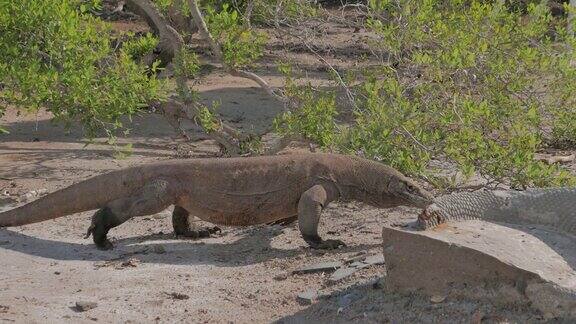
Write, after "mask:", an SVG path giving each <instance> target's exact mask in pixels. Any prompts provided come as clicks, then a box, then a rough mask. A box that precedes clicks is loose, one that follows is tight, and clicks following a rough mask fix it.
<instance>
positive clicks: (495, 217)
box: [418, 188, 576, 234]
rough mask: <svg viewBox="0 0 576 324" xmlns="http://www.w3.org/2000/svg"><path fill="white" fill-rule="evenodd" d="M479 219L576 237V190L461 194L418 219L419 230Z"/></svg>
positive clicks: (445, 198)
mask: <svg viewBox="0 0 576 324" xmlns="http://www.w3.org/2000/svg"><path fill="white" fill-rule="evenodd" d="M466 219H481V220H488V221H498V222H503V223H511V224H535V225H544V226H548V227H551V228H553V229H556V230H559V231H561V232H566V233H570V234H576V188H553V189H531V190H526V191H515V190H494V191H476V192H462V193H456V194H451V195H446V196H441V197H438V198H436V199H435V201H434V203H433V204H431V205H430V206H428V207H427V208H426V209H425V210H424V211H423V212H422V213H421V214H420V216H419V217H418V224H419V227H420V228H421V229H427V228H431V227H436V226H438V225H439V224H441V223H445V222H448V221H459V220H466Z"/></svg>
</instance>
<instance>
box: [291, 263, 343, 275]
mask: <svg viewBox="0 0 576 324" xmlns="http://www.w3.org/2000/svg"><path fill="white" fill-rule="evenodd" d="M341 266H342V262H337V261H336V262H322V263H316V264H313V265H309V266H305V267H303V268H299V269H296V270H294V271H292V273H293V274H304V273H314V272H324V271H334V270H336V269H338V268H340V267H341Z"/></svg>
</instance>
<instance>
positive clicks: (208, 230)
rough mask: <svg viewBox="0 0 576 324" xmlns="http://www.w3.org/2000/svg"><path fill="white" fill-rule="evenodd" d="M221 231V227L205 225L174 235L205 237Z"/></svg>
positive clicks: (195, 237) (194, 237)
mask: <svg viewBox="0 0 576 324" xmlns="http://www.w3.org/2000/svg"><path fill="white" fill-rule="evenodd" d="M216 233H222V229H221V228H220V227H218V226H213V227H205V228H199V229H194V230H191V229H187V230H186V231H184V232H182V233H176V236H177V237H179V238H189V239H193V240H195V239H199V238H207V237H210V235H212V234H216Z"/></svg>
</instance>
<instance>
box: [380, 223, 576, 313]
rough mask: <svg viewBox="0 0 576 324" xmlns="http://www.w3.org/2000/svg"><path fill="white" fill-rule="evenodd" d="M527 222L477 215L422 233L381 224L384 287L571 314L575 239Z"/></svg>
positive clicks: (575, 304) (575, 308)
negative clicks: (501, 221) (507, 222)
mask: <svg viewBox="0 0 576 324" xmlns="http://www.w3.org/2000/svg"><path fill="white" fill-rule="evenodd" d="M529 228H534V227H533V226H532V227H528V226H516V225H514V226H512V225H509V227H505V226H502V225H497V224H494V223H487V222H482V221H462V222H454V223H449V224H445V225H442V226H440V227H437V228H435V229H433V230H429V231H423V232H422V231H416V230H413V229H408V228H407V229H398V228H389V227H384V229H383V234H382V236H383V241H384V245H383V246H384V257H385V259H386V268H387V277H386V288H387V289H389V290H391V291H399V292H415V291H419V292H421V293H424V294H426V295H428V296H446V297H452V296H453V297H457V298H467V299H473V300H478V301H481V302H488V303H492V304H494V305H497V306H506V305H511V304H515V305H524V306H525V307H532V308H533V309H536V310H537V311H539V312H541V313H542V314H544V316H545V318H547V319H550V318H562V319H572V320H573V319H576V271H574V269H573V266H575V265H576V250H575V249H574V246H576V238H573V237H570V236H566V235H563V234H560V233H556V232H553V231H551V230H545V229H541V228H534V229H533V230H530V229H529ZM434 300H438V299H437V298H434V299H433V300H431V301H432V302H434Z"/></svg>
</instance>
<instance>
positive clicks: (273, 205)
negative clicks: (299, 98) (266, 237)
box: [0, 154, 432, 249]
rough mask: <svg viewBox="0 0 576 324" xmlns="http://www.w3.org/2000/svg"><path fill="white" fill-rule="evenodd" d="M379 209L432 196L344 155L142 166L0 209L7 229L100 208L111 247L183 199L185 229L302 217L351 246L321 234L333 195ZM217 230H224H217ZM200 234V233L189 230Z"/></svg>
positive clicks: (97, 238)
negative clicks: (194, 221)
mask: <svg viewBox="0 0 576 324" xmlns="http://www.w3.org/2000/svg"><path fill="white" fill-rule="evenodd" d="M335 200H343V201H348V200H356V201H361V202H365V203H368V204H371V205H374V206H377V207H394V206H399V205H408V206H418V207H425V206H427V205H428V204H429V203H430V202H431V200H432V196H431V195H430V194H429V193H427V192H426V191H425V190H423V189H421V188H420V187H419V186H418V185H417V184H416V183H414V182H413V181H412V180H411V179H409V178H407V177H405V176H403V175H402V174H401V173H399V172H398V171H396V170H394V169H392V168H390V167H387V166H385V165H383V164H381V163H378V162H374V161H369V160H366V159H361V158H357V157H352V156H345V155H336V154H289V155H281V156H264V157H250V158H216V159H190V160H173V161H168V162H161V163H155V164H148V165H142V166H137V167H132V168H127V169H123V170H118V171H114V172H111V173H108V174H104V175H100V176H96V177H94V178H92V179H88V180H86V181H83V182H80V183H78V184H75V185H72V186H70V187H68V188H65V189H62V190H60V191H57V192H54V193H52V194H49V195H47V196H45V197H42V198H40V199H38V200H36V201H34V202H31V203H29V204H27V205H24V206H21V207H19V208H15V209H13V210H9V211H6V212H4V213H0V227H4V226H18V225H24V224H30V223H34V222H40V221H44V220H48V219H53V218H57V217H61V216H65V215H70V214H74V213H78V212H82V211H87V210H93V209H97V208H100V210H99V211H98V212H96V214H95V215H94V216H93V218H92V225H91V226H90V228H89V230H88V235H90V234H92V236H93V239H94V242H95V243H96V245H97V246H98V247H100V248H110V247H111V244H110V242H109V241H108V239H107V238H106V235H107V233H108V231H109V230H110V229H111V228H113V227H116V226H118V225H120V224H122V223H124V222H125V221H127V220H128V219H130V218H132V217H135V216H144V215H150V214H154V213H158V212H160V211H162V210H164V209H165V208H167V207H168V206H170V205H175V206H176V208H175V210H174V217H173V220H174V222H173V224H174V229H175V232H176V233H177V234H180V235H186V234H187V233H189V231H190V230H189V228H188V222H187V221H185V219H186V218H187V217H189V216H197V217H198V218H200V219H202V220H205V221H208V222H211V223H213V224H218V225H231V226H248V225H256V224H265V223H270V222H274V221H279V220H283V219H287V218H290V217H294V216H298V225H299V228H300V231H301V233H302V236H303V238H304V240H305V241H306V242H307V243H308V244H309V245H310V246H312V247H313V248H323V249H330V248H336V247H338V246H340V245H343V243H342V242H340V241H336V240H327V241H324V240H322V239H321V238H320V236H319V235H318V221H319V218H320V213H321V211H322V209H323V208H325V207H326V206H327V205H328V204H329V203H330V202H331V201H335ZM212 230H216V229H212ZM189 234H190V236H194V235H196V236H199V235H198V233H189Z"/></svg>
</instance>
